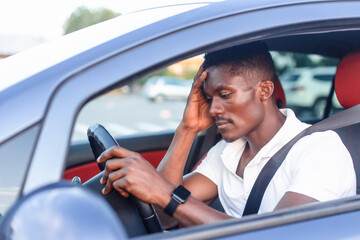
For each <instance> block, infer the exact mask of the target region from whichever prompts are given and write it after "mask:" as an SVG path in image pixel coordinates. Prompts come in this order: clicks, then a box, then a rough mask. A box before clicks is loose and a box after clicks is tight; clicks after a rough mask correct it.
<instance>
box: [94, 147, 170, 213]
mask: <svg viewBox="0 0 360 240" xmlns="http://www.w3.org/2000/svg"><path fill="white" fill-rule="evenodd" d="M107 160H108V161H107ZM105 161H106V168H105V172H104V175H103V177H102V178H101V179H100V183H101V184H105V187H104V188H103V190H102V193H103V194H108V193H109V192H110V191H111V189H112V188H114V189H115V190H117V191H118V192H119V193H120V194H121V195H122V196H124V197H128V196H129V193H130V194H132V195H134V196H135V197H137V198H139V199H140V200H142V201H144V202H147V203H152V204H158V205H160V206H165V205H166V204H167V203H168V202H169V201H170V198H171V192H172V191H173V190H174V188H175V186H174V185H173V184H171V183H170V182H168V181H166V180H165V179H164V178H163V177H161V176H160V175H159V174H158V173H157V172H156V170H155V168H154V167H153V166H152V165H151V164H150V163H149V162H148V161H146V160H145V159H144V158H143V157H142V156H141V155H140V154H139V153H136V152H132V151H130V150H127V149H125V148H122V147H118V146H116V147H112V148H110V149H108V150H106V151H105V152H103V153H102V154H101V155H100V156H99V157H98V159H97V162H99V163H102V162H105ZM155 183H156V184H155Z"/></svg>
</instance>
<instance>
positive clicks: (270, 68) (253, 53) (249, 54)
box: [203, 42, 276, 82]
mask: <svg viewBox="0 0 360 240" xmlns="http://www.w3.org/2000/svg"><path fill="white" fill-rule="evenodd" d="M204 58H205V61H204V63H203V67H204V69H205V70H206V69H208V68H210V67H212V66H219V65H229V66H231V70H230V71H231V74H233V75H245V76H248V77H249V78H248V79H251V81H252V82H258V81H266V80H271V81H273V82H274V80H275V77H276V74H275V67H274V62H273V60H272V57H271V55H270V53H269V50H268V48H267V46H266V44H265V43H264V42H252V43H248V44H243V45H238V46H234V47H230V48H225V49H221V50H218V51H215V52H210V53H206V54H205V56H204ZM254 71H256V72H261V73H267V74H265V75H266V76H268V77H269V78H270V79H269V78H267V79H252V78H251V77H252V76H253V74H251V73H254ZM263 75H264V74H263Z"/></svg>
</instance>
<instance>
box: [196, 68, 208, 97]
mask: <svg viewBox="0 0 360 240" xmlns="http://www.w3.org/2000/svg"><path fill="white" fill-rule="evenodd" d="M206 78H207V72H206V71H204V72H202V74H201V75H200V77H199V78H197V80H195V82H194V83H193V88H194V90H195V91H194V93H198V91H200V89H201V85H202V84H203V82H204V81H205V79H206Z"/></svg>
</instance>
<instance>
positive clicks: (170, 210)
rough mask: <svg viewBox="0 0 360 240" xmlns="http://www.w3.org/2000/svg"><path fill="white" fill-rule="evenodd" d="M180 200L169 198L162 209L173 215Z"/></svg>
mask: <svg viewBox="0 0 360 240" xmlns="http://www.w3.org/2000/svg"><path fill="white" fill-rule="evenodd" d="M179 204H180V202H178V201H176V200H175V199H174V198H171V200H170V202H169V204H168V205H167V206H166V208H165V209H164V211H165V212H166V213H167V214H168V215H169V216H171V217H172V216H173V215H174V212H175V210H176V208H177V207H178V206H179Z"/></svg>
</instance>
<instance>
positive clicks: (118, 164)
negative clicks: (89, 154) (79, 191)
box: [100, 158, 127, 184]
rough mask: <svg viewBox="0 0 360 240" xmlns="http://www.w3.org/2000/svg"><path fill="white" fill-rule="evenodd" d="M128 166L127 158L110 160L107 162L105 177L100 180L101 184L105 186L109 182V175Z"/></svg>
mask: <svg viewBox="0 0 360 240" xmlns="http://www.w3.org/2000/svg"><path fill="white" fill-rule="evenodd" d="M126 165H127V163H126V158H116V159H110V160H109V161H107V162H106V167H105V171H104V175H103V176H102V177H101V178H100V183H101V184H105V183H106V182H107V181H108V177H109V174H111V173H112V172H114V171H116V170H118V169H120V168H123V167H125V166H126Z"/></svg>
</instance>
